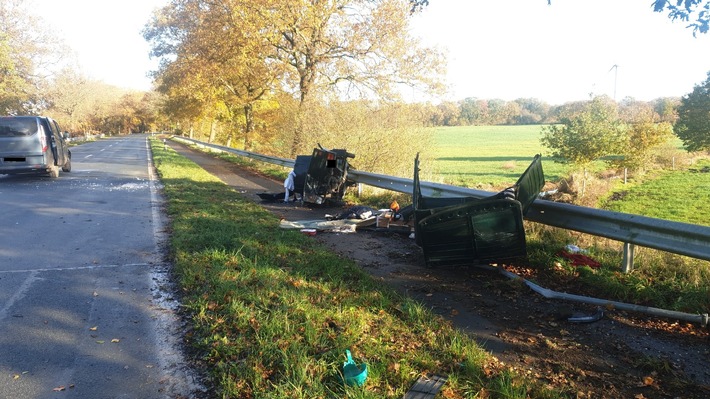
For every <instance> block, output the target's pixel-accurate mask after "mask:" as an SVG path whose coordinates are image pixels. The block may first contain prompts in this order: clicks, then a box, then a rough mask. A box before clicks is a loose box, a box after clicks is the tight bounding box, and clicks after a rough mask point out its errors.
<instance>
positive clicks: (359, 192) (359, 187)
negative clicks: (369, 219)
mask: <svg viewBox="0 0 710 399" xmlns="http://www.w3.org/2000/svg"><path fill="white" fill-rule="evenodd" d="M357 197H358V198H360V197H362V183H358V184H357Z"/></svg>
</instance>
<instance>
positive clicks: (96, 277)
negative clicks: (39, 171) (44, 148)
mask: <svg viewBox="0 0 710 399" xmlns="http://www.w3.org/2000/svg"><path fill="white" fill-rule="evenodd" d="M71 151H72V168H73V170H72V172H71V173H64V172H61V173H60V177H59V178H58V179H51V178H49V177H43V176H0V209H2V212H0V227H1V228H0V398H33V399H34V398H95V399H98V398H140V399H149V398H156V399H162V398H192V397H195V394H194V392H198V391H199V390H200V387H199V384H198V383H197V378H195V377H194V375H193V373H192V372H191V371H190V368H189V366H188V365H187V363H186V362H185V360H184V358H183V356H182V353H181V350H180V341H181V335H180V332H179V329H180V324H179V323H180V321H179V318H178V317H177V316H176V312H175V309H176V302H175V301H174V300H172V297H171V295H170V289H169V280H168V278H167V273H168V270H169V268H168V265H167V264H166V263H165V262H164V251H163V249H162V246H163V243H164V240H165V237H164V220H163V217H162V213H161V211H160V206H161V201H160V196H159V192H158V189H157V188H156V186H157V184H158V183H157V182H156V180H155V178H154V174H153V172H152V167H151V162H150V151H149V149H148V146H147V141H146V137H145V136H143V135H130V136H123V137H117V138H111V139H106V140H100V141H96V142H91V143H86V144H83V145H80V146H75V147H73V148H72V149H71Z"/></svg>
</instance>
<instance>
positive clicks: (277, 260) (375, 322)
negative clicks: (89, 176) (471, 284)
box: [152, 141, 565, 399]
mask: <svg viewBox="0 0 710 399" xmlns="http://www.w3.org/2000/svg"><path fill="white" fill-rule="evenodd" d="M152 149H153V159H154V162H155V164H156V167H157V169H158V173H159V175H160V177H161V180H162V182H163V183H164V186H165V196H166V199H167V211H168V214H169V216H170V219H171V231H172V232H171V240H170V248H171V256H172V258H173V261H174V265H175V274H176V277H177V280H178V284H179V286H180V289H181V291H182V295H183V300H182V301H183V305H184V307H185V309H186V310H187V312H189V315H190V317H191V319H192V322H193V326H192V329H191V330H190V332H189V333H188V339H189V341H190V342H191V343H192V345H193V346H194V348H195V349H196V351H197V353H199V356H200V358H201V360H202V361H203V362H204V363H205V364H206V366H207V368H208V369H209V370H210V373H211V378H212V381H213V383H214V385H215V390H216V392H217V395H218V396H220V397H223V398H309V399H310V398H342V397H348V398H400V397H402V396H403V394H404V393H405V392H406V391H407V390H408V389H409V387H410V386H411V385H412V384H413V382H414V381H415V380H416V379H417V378H418V377H419V376H420V375H422V374H426V373H429V372H430V373H436V374H445V375H448V377H449V380H448V382H447V383H446V385H445V386H444V388H443V390H442V395H443V397H445V398H473V397H485V398H527V397H536V398H560V397H564V396H565V395H564V393H560V392H553V391H549V390H547V389H545V388H544V387H542V386H540V385H537V384H536V383H534V382H531V381H528V380H526V379H524V378H523V377H520V376H517V375H515V374H513V373H511V372H509V371H508V370H505V369H497V368H496V367H495V366H491V364H495V362H491V360H492V359H491V358H489V356H488V354H487V353H486V352H485V351H483V350H482V349H481V348H480V347H479V346H478V345H477V344H476V343H475V342H474V341H473V340H472V339H470V338H469V337H468V336H466V335H465V334H463V333H461V332H459V331H457V330H456V329H454V328H453V327H452V326H451V325H450V324H449V323H447V322H446V321H444V320H443V319H441V318H440V317H439V316H436V315H434V314H433V313H431V312H430V311H429V310H427V309H425V308H424V307H422V306H421V305H420V304H419V303H417V302H414V301H412V300H411V299H408V298H406V297H402V296H399V295H397V294H396V293H394V291H392V290H391V289H389V288H387V287H385V286H383V285H381V284H380V283H378V282H376V281H375V280H373V279H372V278H371V277H370V276H369V275H368V274H366V273H364V272H362V271H361V270H360V269H359V268H358V267H357V266H356V265H355V264H354V263H353V262H351V261H349V260H347V259H342V258H339V257H338V256H336V255H334V254H332V253H330V252H329V251H327V250H326V249H325V248H322V247H321V246H319V245H317V244H316V243H315V242H314V241H313V240H312V239H310V238H308V237H306V236H304V235H301V234H300V233H298V232H294V231H286V230H280V229H279V228H278V219H277V218H276V217H275V216H273V215H272V214H270V213H269V212H267V211H266V210H264V209H263V208H261V207H259V206H257V205H256V204H253V203H251V202H249V201H246V200H244V199H242V198H241V197H240V196H239V194H237V193H236V192H234V191H233V190H231V189H230V188H229V187H227V186H226V185H224V184H223V183H222V182H221V181H219V180H218V179H217V178H215V177H213V176H212V175H210V174H209V173H207V172H205V171H204V170H203V169H202V168H200V167H199V166H198V165H196V164H194V163H193V162H191V161H189V160H187V159H185V158H184V157H181V156H179V155H178V154H177V153H175V152H174V151H173V150H172V149H170V148H167V149H165V148H164V147H163V146H162V145H161V144H160V143H159V142H157V141H152ZM345 349H350V350H351V351H352V353H353V356H354V358H356V360H357V361H359V362H366V363H367V364H368V368H369V371H368V379H367V381H366V383H365V385H364V386H363V387H361V388H357V387H349V386H345V385H344V384H343V382H342V379H341V375H340V369H341V366H342V363H343V361H344V360H345V357H344V351H345Z"/></svg>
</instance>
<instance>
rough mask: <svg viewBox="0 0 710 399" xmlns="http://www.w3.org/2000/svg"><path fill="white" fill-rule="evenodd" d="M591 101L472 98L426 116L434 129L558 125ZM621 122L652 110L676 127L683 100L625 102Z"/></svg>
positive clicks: (436, 108)
mask: <svg viewBox="0 0 710 399" xmlns="http://www.w3.org/2000/svg"><path fill="white" fill-rule="evenodd" d="M587 104H589V101H575V102H568V103H565V104H562V105H550V104H548V103H546V102H544V101H541V100H538V99H535V98H519V99H517V100H514V101H504V100H499V99H493V100H487V99H479V98H475V97H469V98H466V99H463V100H460V101H444V102H441V103H439V104H436V105H434V104H429V105H428V107H427V109H426V112H427V114H428V115H429V123H430V124H431V125H432V126H485V125H536V124H551V123H559V122H560V121H561V120H562V119H563V118H569V117H570V116H573V115H575V114H578V113H579V112H581V111H582V110H583V109H584V108H585V106H587ZM617 104H618V107H619V110H618V111H619V115H620V116H621V118H622V120H624V119H625V117H626V118H631V116H633V115H635V114H636V111H637V110H638V109H649V108H650V109H652V110H653V111H654V113H655V114H656V118H657V121H658V122H669V123H674V122H675V120H676V119H677V108H678V105H679V104H680V98H679V97H677V98H676V97H674V98H658V99H656V100H653V101H637V100H635V99H633V98H625V99H623V100H621V101H620V102H618V103H617Z"/></svg>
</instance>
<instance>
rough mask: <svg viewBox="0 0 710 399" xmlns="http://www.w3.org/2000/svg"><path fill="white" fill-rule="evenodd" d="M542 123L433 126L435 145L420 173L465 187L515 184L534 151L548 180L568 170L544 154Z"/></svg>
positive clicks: (554, 179)
mask: <svg viewBox="0 0 710 399" xmlns="http://www.w3.org/2000/svg"><path fill="white" fill-rule="evenodd" d="M540 129H541V126H537V125H528V126H458V127H437V128H433V130H434V133H433V136H434V144H435V145H434V147H433V148H432V149H431V152H426V153H424V154H422V155H423V156H424V157H426V158H433V159H434V163H433V165H426V164H424V163H423V164H422V165H421V168H422V172H423V173H425V174H429V173H430V174H431V175H432V176H437V177H438V178H440V179H441V180H442V181H443V182H444V183H448V184H453V185H457V186H467V187H477V188H485V187H490V186H493V187H501V186H506V185H510V184H512V183H515V181H516V180H517V179H518V177H520V175H521V174H522V173H523V172H524V171H525V168H527V166H528V165H529V164H530V161H532V159H533V157H534V156H535V155H536V154H542V155H543V168H544V170H545V178H546V180H548V181H557V180H559V178H560V177H563V176H565V175H566V174H567V173H568V166H566V165H563V164H560V163H556V162H554V161H553V160H552V159H550V158H549V157H545V151H544V150H545V149H544V147H543V146H542V145H541V144H540Z"/></svg>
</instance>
